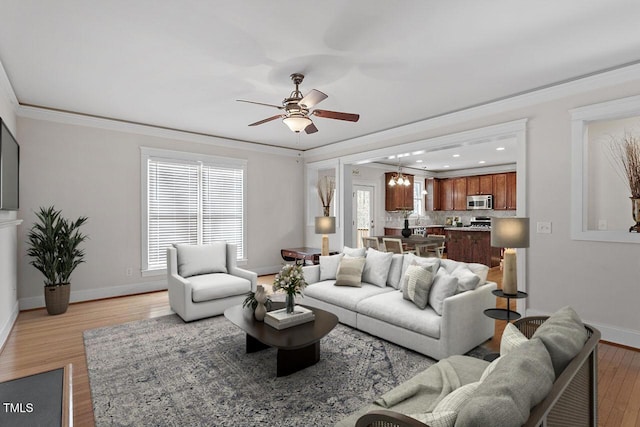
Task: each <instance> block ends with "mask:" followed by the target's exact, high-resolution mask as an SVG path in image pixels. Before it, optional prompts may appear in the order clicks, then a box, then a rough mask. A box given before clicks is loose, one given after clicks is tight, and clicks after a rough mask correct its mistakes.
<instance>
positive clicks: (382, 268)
mask: <svg viewBox="0 0 640 427" xmlns="http://www.w3.org/2000/svg"><path fill="white" fill-rule="evenodd" d="M392 257H393V253H391V252H380V251H378V250H376V249H373V248H369V249H367V256H366V257H365V259H364V269H363V270H362V281H363V282H367V283H370V284H372V285H376V286H380V287H381V288H384V287H385V286H387V276H389V267H390V266H391V258H392Z"/></svg>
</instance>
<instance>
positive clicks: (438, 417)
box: [409, 382, 480, 427]
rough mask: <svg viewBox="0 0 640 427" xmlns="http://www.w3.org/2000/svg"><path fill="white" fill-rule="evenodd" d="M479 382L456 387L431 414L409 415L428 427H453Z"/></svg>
mask: <svg viewBox="0 0 640 427" xmlns="http://www.w3.org/2000/svg"><path fill="white" fill-rule="evenodd" d="M479 385H480V382H473V383H469V384H465V385H463V386H462V387H458V388H457V389H455V390H454V391H452V392H451V393H449V394H447V395H446V396H445V397H444V398H443V399H442V400H441V401H440V402H439V403H438V404H437V405H436V407H435V408H434V409H433V412H431V413H426V414H411V415H409V416H410V417H411V418H415V419H417V420H418V421H421V422H423V423H428V425H429V426H430V427H435V426H442V427H453V426H454V425H455V423H456V418H457V417H458V413H459V412H460V410H461V409H462V408H463V407H464V405H466V404H467V401H468V400H469V399H471V397H473V394H474V393H475V391H476V390H477V388H478V386H479Z"/></svg>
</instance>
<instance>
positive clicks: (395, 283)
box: [387, 254, 404, 289]
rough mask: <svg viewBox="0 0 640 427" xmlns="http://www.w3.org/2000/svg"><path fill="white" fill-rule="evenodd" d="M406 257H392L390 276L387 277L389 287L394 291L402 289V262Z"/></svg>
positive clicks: (397, 255) (398, 255) (399, 255)
mask: <svg viewBox="0 0 640 427" xmlns="http://www.w3.org/2000/svg"><path fill="white" fill-rule="evenodd" d="M403 261H404V255H402V254H393V256H392V257H391V265H390V266H389V275H388V276H387V285H389V286H391V287H392V288H394V289H400V284H401V281H402V262H403Z"/></svg>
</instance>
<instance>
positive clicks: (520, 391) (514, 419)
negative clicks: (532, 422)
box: [456, 339, 555, 427]
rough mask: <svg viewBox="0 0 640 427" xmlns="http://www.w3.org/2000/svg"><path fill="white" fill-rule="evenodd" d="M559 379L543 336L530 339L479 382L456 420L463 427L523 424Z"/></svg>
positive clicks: (498, 426) (506, 426) (503, 426)
mask: <svg viewBox="0 0 640 427" xmlns="http://www.w3.org/2000/svg"><path fill="white" fill-rule="evenodd" d="M554 379H555V376H554V373H553V365H552V364H551V357H550V356H549V353H548V352H547V350H546V348H545V346H544V344H543V343H542V341H540V340H539V339H530V340H529V341H527V342H526V343H524V344H522V345H520V346H519V347H517V348H516V349H514V350H513V351H512V352H511V353H509V354H508V355H506V356H504V357H502V358H501V359H500V363H498V364H497V365H496V367H495V369H494V371H493V373H492V374H491V375H489V376H487V377H486V378H485V379H484V381H482V382H481V383H480V385H478V388H477V389H476V391H475V393H474V395H473V397H472V398H471V399H469V401H468V402H467V404H466V405H464V407H462V409H461V410H460V412H459V413H458V418H457V419H456V425H461V426H492V427H511V426H520V425H522V424H524V422H525V421H526V420H527V419H528V418H529V413H530V412H531V408H533V407H534V406H535V405H537V404H538V403H540V402H541V401H542V400H543V399H544V398H545V396H547V394H549V391H551V387H552V386H553V381H554Z"/></svg>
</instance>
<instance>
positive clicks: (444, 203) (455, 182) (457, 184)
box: [440, 177, 467, 211]
mask: <svg viewBox="0 0 640 427" xmlns="http://www.w3.org/2000/svg"><path fill="white" fill-rule="evenodd" d="M440 208H441V210H443V211H464V210H466V209H467V178H466V177H460V178H447V179H442V180H440Z"/></svg>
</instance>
